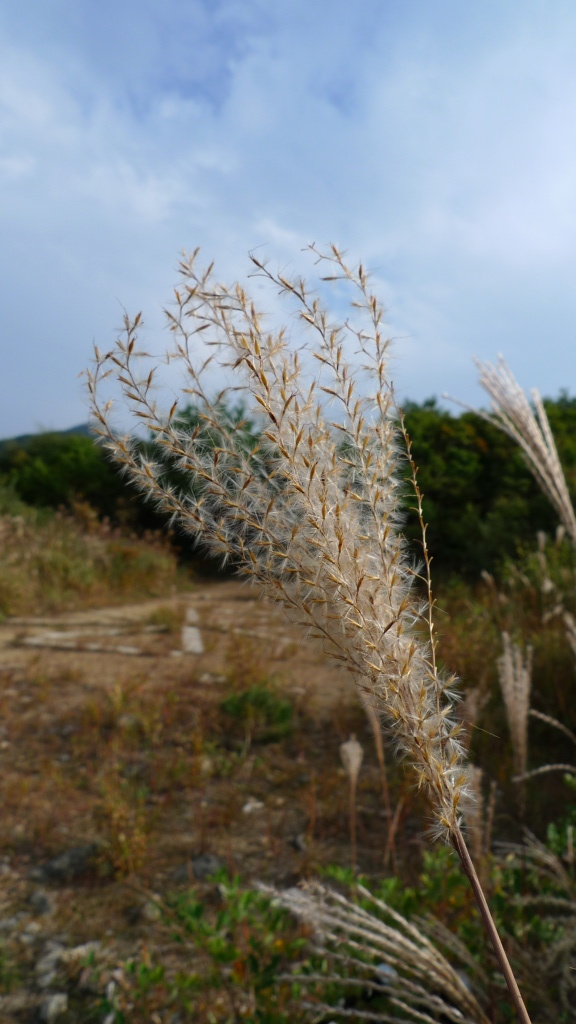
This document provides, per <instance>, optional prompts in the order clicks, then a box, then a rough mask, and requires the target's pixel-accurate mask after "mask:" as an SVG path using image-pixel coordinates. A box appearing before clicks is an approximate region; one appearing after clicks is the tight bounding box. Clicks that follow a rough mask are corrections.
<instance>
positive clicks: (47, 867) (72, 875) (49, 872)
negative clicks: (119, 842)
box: [30, 843, 100, 882]
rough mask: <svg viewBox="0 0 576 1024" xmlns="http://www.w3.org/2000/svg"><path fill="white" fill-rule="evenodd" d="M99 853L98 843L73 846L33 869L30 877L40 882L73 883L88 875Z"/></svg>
mask: <svg viewBox="0 0 576 1024" xmlns="http://www.w3.org/2000/svg"><path fill="white" fill-rule="evenodd" d="M99 851H100V845H99V844H98V843H83V844H82V845H80V846H73V847H72V848H71V849H70V850H64V852H63V853H59V854H58V855H57V856H56V857H52V858H51V859H50V860H47V861H45V863H44V864H41V865H40V867H37V868H33V869H32V871H31V872H30V876H31V878H34V879H36V880H37V881H40V882H72V881H74V880H75V879H76V878H80V877H81V876H82V875H85V874H86V873H87V871H88V870H89V869H90V867H91V866H92V865H93V862H94V859H95V857H96V855H97V854H98V853H99Z"/></svg>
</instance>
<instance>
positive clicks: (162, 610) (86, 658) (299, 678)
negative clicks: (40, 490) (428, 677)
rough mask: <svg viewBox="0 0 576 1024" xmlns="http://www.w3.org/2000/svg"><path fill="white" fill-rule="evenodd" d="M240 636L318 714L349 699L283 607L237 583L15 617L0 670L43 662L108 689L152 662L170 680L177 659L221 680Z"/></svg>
mask: <svg viewBox="0 0 576 1024" xmlns="http://www.w3.org/2000/svg"><path fill="white" fill-rule="evenodd" d="M235 638H237V639H238V643H239V645H250V646H251V647H252V648H253V649H254V652H255V654H256V656H257V657H259V658H263V659H265V660H266V662H267V663H268V664H269V665H270V673H271V674H278V673H280V675H281V676H282V678H283V680H284V682H285V684H286V685H287V686H288V687H289V688H290V689H291V690H292V692H296V693H300V694H307V695H308V696H309V697H310V700H311V702H312V705H311V708H312V710H314V711H315V712H316V713H318V712H320V713H321V712H322V710H324V711H325V712H326V713H328V712H329V710H330V708H332V707H334V706H336V705H338V703H339V702H341V701H342V699H346V695H347V694H348V693H349V683H348V681H347V680H345V679H344V678H339V677H338V673H337V672H335V670H334V669H333V668H332V667H330V666H327V665H326V664H325V661H324V658H323V656H322V654H321V652H320V651H319V650H318V647H317V646H316V645H314V644H313V643H311V642H308V641H306V640H303V639H302V636H301V633H300V631H299V630H298V629H297V628H296V627H294V626H292V625H291V624H290V623H288V622H287V621H286V619H285V616H284V614H283V612H282V610H281V609H279V608H277V607H276V606H274V605H271V604H269V603H265V602H263V601H260V600H258V599H257V598H256V596H255V595H254V592H252V591H251V590H249V589H248V588H247V587H246V586H245V585H243V584H242V583H240V582H237V581H226V582H207V583H201V584H198V586H197V588H196V589H195V590H193V591H191V592H190V593H188V594H185V595H178V596H176V597H174V598H162V599H152V600H147V601H143V602H142V603H139V604H128V605H114V606H111V607H106V608H97V609H88V610H82V611H78V612H66V613H62V614H59V615H53V616H46V615H43V616H38V617H36V618H12V619H9V620H7V621H5V622H2V623H0V670H18V669H19V670H22V669H24V668H26V666H28V665H30V664H31V663H36V664H38V662H40V663H41V664H42V666H43V668H44V669H45V670H47V671H50V670H51V669H55V670H58V669H59V668H61V667H62V666H66V667H67V668H68V669H70V668H72V669H73V670H74V671H76V672H81V673H82V676H83V678H84V679H85V680H86V683H88V684H97V685H103V686H105V685H107V683H108V682H109V681H110V680H111V678H112V677H114V676H116V675H117V673H118V672H119V671H126V672H127V673H128V674H132V673H133V672H134V671H137V672H141V671H142V665H139V666H138V667H136V668H135V667H134V666H133V665H132V664H131V662H132V661H133V660H134V659H137V660H138V661H140V659H142V658H144V659H147V660H150V659H154V660H156V659H158V660H160V661H161V662H162V663H163V664H162V668H161V672H162V675H165V674H168V675H169V674H170V671H171V670H172V669H173V666H174V661H175V660H176V659H185V661H186V665H187V668H188V669H190V668H192V669H193V671H194V673H195V674H205V673H213V674H216V675H221V674H223V673H225V672H226V671H227V670H228V671H229V669H230V656H231V647H232V649H233V647H234V642H235ZM63 655H65V656H64V657H63Z"/></svg>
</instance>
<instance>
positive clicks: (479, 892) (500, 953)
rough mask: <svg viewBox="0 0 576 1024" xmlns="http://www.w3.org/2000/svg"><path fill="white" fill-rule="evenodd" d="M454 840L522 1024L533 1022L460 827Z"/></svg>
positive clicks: (453, 837) (453, 836)
mask: <svg viewBox="0 0 576 1024" xmlns="http://www.w3.org/2000/svg"><path fill="white" fill-rule="evenodd" d="M452 842H453V845H454V849H455V850H456V853H457V854H458V856H459V857H460V862H461V864H462V867H463V869H464V873H465V874H466V877H467V878H468V881H469V882H470V885H471V887H472V892H473V893H474V899H475V900H476V903H477V905H478V909H479V911H480V916H481V918H482V924H483V925H484V928H485V930H486V933H487V935H488V938H489V939H490V942H491V943H492V948H493V950H494V953H495V955H496V959H497V961H498V965H499V967H500V970H501V971H502V974H503V975H504V980H505V981H506V985H507V987H508V991H509V993H510V998H511V1000H512V1002H513V1003H514V1008H515V1010H516V1013H517V1015H518V1020H519V1021H521V1022H522V1024H531V1022H530V1017H529V1016H528V1010H527V1009H526V1006H525V1004H524V1000H523V999H522V995H521V993H520V989H519V988H518V984H517V981H516V978H515V977H514V972H513V970H512V968H511V966H510V961H509V960H508V957H507V956H506V950H505V949H504V946H503V945H502V940H501V938H500V936H499V934H498V929H497V928H496V925H495V923H494V918H493V917H492V914H491V912H490V907H489V906H488V903H487V901H486V897H485V895H484V890H483V888H482V886H481V884H480V879H479V878H478V875H477V874H476V868H475V867H474V863H473V861H472V858H471V856H470V853H469V851H468V847H467V846H466V843H465V840H464V836H463V835H462V832H461V831H460V829H459V828H456V829H455V830H454V832H453V835H452Z"/></svg>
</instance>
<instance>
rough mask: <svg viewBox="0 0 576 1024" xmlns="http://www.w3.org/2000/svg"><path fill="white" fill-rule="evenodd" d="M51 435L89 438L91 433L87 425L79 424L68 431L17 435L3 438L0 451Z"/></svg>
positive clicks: (39, 431)
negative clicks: (72, 435) (9, 446)
mask: <svg viewBox="0 0 576 1024" xmlns="http://www.w3.org/2000/svg"><path fill="white" fill-rule="evenodd" d="M47 434H49V435H51V436H54V437H68V436H69V435H71V434H75V435H77V436H80V437H91V436H92V431H91V429H90V424H89V423H79V424H78V426H77V427H68V430H37V431H35V433H33V434H19V435H18V437H4V438H2V439H1V440H0V451H2V450H3V449H4V448H5V447H6V446H7V445H18V446H20V445H24V446H25V445H27V444H29V442H30V441H32V440H33V438H35V437H39V436H41V435H47Z"/></svg>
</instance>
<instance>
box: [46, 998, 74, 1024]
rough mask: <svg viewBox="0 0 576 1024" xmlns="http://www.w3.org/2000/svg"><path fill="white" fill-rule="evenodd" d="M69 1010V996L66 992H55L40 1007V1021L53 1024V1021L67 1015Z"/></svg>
mask: <svg viewBox="0 0 576 1024" xmlns="http://www.w3.org/2000/svg"><path fill="white" fill-rule="evenodd" d="M67 1009H68V996H67V995H66V993H65V992H54V994H53V995H50V996H47V997H46V999H45V1000H44V1002H43V1003H42V1005H41V1007H40V1020H43V1021H45V1022H46V1024H53V1021H55V1020H57V1019H58V1017H61V1016H62V1014H63V1013H66V1011H67Z"/></svg>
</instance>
